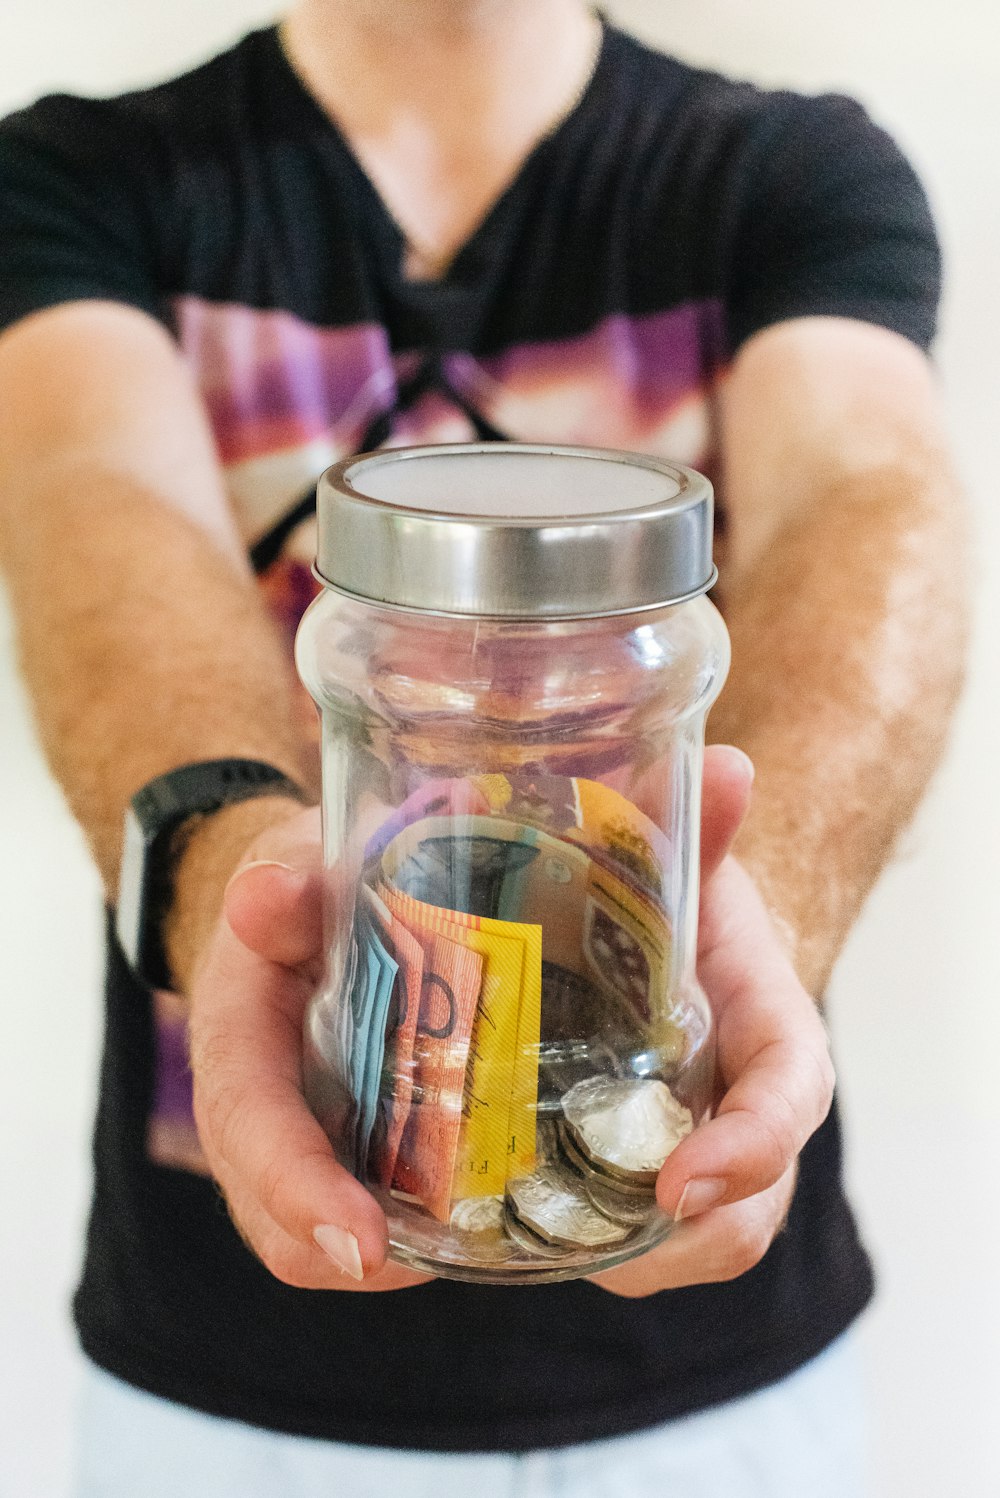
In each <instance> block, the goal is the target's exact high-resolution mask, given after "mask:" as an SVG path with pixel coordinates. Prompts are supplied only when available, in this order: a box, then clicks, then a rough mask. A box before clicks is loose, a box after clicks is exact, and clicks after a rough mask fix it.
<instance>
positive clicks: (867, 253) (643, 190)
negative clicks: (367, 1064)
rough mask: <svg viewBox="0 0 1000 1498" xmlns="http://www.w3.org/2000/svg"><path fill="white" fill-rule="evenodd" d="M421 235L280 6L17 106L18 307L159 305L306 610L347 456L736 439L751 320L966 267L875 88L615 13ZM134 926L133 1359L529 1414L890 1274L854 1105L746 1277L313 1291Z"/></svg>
mask: <svg viewBox="0 0 1000 1498" xmlns="http://www.w3.org/2000/svg"><path fill="white" fill-rule="evenodd" d="M403 248H404V245H403V236H402V234H401V232H400V230H399V228H398V226H397V225H396V224H395V223H394V222H393V220H392V218H391V216H390V215H389V214H388V212H387V211H386V208H385V206H384V204H383V203H382V202H381V201H380V199H379V197H378V195H377V193H376V191H375V189H374V187H373V185H372V183H371V182H370V180H369V179H368V178H367V176H366V175H365V173H364V171H363V170H362V168H361V167H360V165H359V163H358V162H357V160H356V159H355V157H354V156H353V155H352V153H351V151H350V149H349V147H348V145H347V143H346V142H345V140H344V139H343V137H342V136H341V135H340V133H339V132H338V130H337V129H336V127H335V126H334V125H333V124H332V123H331V122H330V120H329V119H328V118H327V117H326V116H325V115H324V114H323V112H322V111H321V110H320V108H319V107H318V105H317V104H316V103H315V101H314V100H313V99H312V98H311V97H310V95H309V94H308V93H307V91H306V90H305V89H304V87H303V85H302V84H301V82H300V81H299V80H298V78H297V76H296V75H295V73H294V72H293V70H292V69H291V67H290V66H289V64H288V62H287V61H286V60H285V58H284V56H283V54H282V51H281V48H280V45H279V42H278V38H277V35H276V33H275V32H274V31H273V30H266V31H261V32H257V33H254V34H252V35H250V36H249V37H247V38H246V39H245V40H244V41H242V42H241V43H240V44H239V45H238V46H236V47H234V48H233V49H231V50H230V51H228V52H227V53H225V54H223V55H222V56H220V57H217V58H215V59H214V60H213V61H211V62H209V63H207V64H206V65H204V66H203V67H200V68H198V69H197V70H196V71H194V72H192V73H190V74H188V75H186V76H185V77H183V78H180V79H176V80H174V81H171V82H169V83H166V84H164V85H162V86H160V87H157V88H153V89H149V90H146V91H143V92H141V93H134V94H130V95H126V96H124V97H121V98H117V99H110V100H103V101H95V100H87V99H80V98H70V97H54V98H48V99H43V100H42V101H41V102H39V103H38V104H36V105H35V106H33V107H32V108H30V109H27V110H24V111H22V112H20V113H19V114H16V115H13V116H12V117H10V118H9V119H8V120H7V121H6V122H4V123H3V125H2V126H0V327H2V326H5V325H7V324H10V323H12V322H14V321H15V320H17V319H18V318H19V317H22V316H24V315H26V314H28V313H31V312H33V311H36V310H38V309H40V308H43V307H48V306H51V305H53V304H56V303H59V302H63V301H68V300H73V299H76V298H110V299H113V300H117V301H123V302H126V303H128V304H131V305H133V306H136V307H138V308H141V309H143V310H145V311H146V312H148V313H150V314H151V315H152V316H153V317H156V318H158V319H160V320H162V321H163V322H164V323H165V324H166V326H167V327H168V328H169V329H170V330H171V332H172V333H173V334H174V335H175V337H176V338H177V340H178V343H179V346H180V348H181V350H182V352H183V354H184V356H185V357H186V359H187V360H188V361H189V363H190V366H191V369H192V371H193V374H194V377H195V379H196V381H197V384H198V387H199V389H200V391H201V393H202V396H203V398H204V402H205V406H206V409H207V411H208V415H209V418H210V421H211V424H212V429H213V432H214V436H215V440H216V445H217V448H218V453H219V457H220V460H221V462H222V464H223V466H224V470H225V475H226V481H227V485H228V488H229V492H230V496H231V499H232V504H233V509H234V513H235V515H236V517H237V520H238V523H239V525H240V526H241V528H242V533H243V535H244V537H245V539H246V544H247V547H248V549H249V551H250V554H251V556H252V557H253V560H254V563H255V565H256V568H257V571H258V574H259V576H260V581H261V586H262V588H263V589H264V590H265V594H266V596H267V598H268V601H269V603H270V605H271V607H272V608H273V609H274V610H275V612H276V615H277V616H278V617H279V619H280V620H281V621H282V622H283V624H284V625H285V626H286V627H287V629H288V631H289V633H291V631H292V630H293V629H294V625H295V622H296V620H297V618H298V616H299V615H300V613H301V611H302V608H303V607H304V605H305V604H306V602H308V599H309V598H310V596H311V594H312V588H313V585H312V582H311V579H310V575H309V564H310V562H311V559H312V552H313V521H312V518H311V515H310V508H311V501H310V500H309V498H308V497H305V498H304V496H307V495H308V491H309V490H310V488H311V485H312V484H313V483H314V481H315V478H316V476H317V474H318V473H319V472H320V471H321V470H322V469H323V468H324V467H325V466H326V465H327V464H328V463H330V462H332V461H334V460H335V459H337V458H339V457H342V456H344V455H345V454H347V453H350V452H352V451H356V450H359V449H362V448H367V447H370V446H372V445H375V444H377V443H380V442H384V441H392V442H399V441H431V440H457V439H464V438H468V437H470V436H473V435H476V434H478V435H481V436H486V437H495V436H506V437H510V438H517V439H521V440H534V439H537V440H542V441H550V442H571V443H579V442H582V443H586V444H588V445H599V446H610V447H616V448H630V449H633V450H637V451H644V452H650V453H655V454H659V455H661V456H666V457H671V458H674V459H679V460H681V461H683V462H688V463H692V464H694V465H695V466H696V467H700V468H702V469H703V470H707V471H709V472H710V473H711V472H713V470H714V469H715V468H716V466H717V464H716V429H717V419H716V407H717V393H718V390H719V387H720V383H721V382H722V381H723V379H724V377H725V373H726V370H727V367H728V366H729V364H730V363H731V361H732V358H733V356H734V354H735V352H736V351H737V350H738V348H739V347H740V345H741V344H742V343H743V342H744V341H745V340H746V339H747V338H748V337H750V336H751V335H752V334H753V333H754V332H756V331H757V330H759V329H761V328H763V327H765V326H767V325H769V324H771V323H774V322H778V321H781V320H783V319H787V318H794V317H801V316H808V315H831V316H839V317H851V318H860V319H863V320H866V321H869V322H872V323H876V324H879V325H881V326H884V327H887V328H890V329H893V330H895V331H897V332H899V333H901V334H903V335H905V336H906V337H908V338H910V339H912V340H914V341H915V342H916V343H918V344H919V345H921V346H922V347H926V346H927V345H928V343H929V341H930V339H931V336H932V333H933V324H934V316H935V310H936V303H937V292H938V271H939V265H938V256H937V248H936V243H935V238H934V232H933V228H932V226H931V222H930V219H929V215H928V210H927V205H926V202H925V199H924V196H923V193H922V192H921V190H920V187H919V185H918V183H917V182H916V179H915V178H914V176H913V173H912V171H911V170H910V168H909V167H908V166H907V164H906V162H905V161H904V159H903V158H902V157H901V155H900V153H899V151H898V150H897V149H896V147H895V146H894V145H893V143H892V142H891V141H890V140H889V138H888V137H887V136H886V135H885V134H884V133H883V132H882V131H880V130H879V129H877V128H876V127H875V126H874V125H873V124H872V123H871V121H870V120H869V119H868V117H867V115H866V114H865V113H864V111H863V110H862V109H861V108H860V106H858V105H857V104H855V103H853V102H851V101H850V100H848V99H844V98H841V97H837V96H825V97H821V98H806V97H802V96H799V95H795V94H791V93H787V92H771V93H768V92H762V91H760V90H758V89H756V88H753V87H751V86H750V85H746V84H740V83H734V82H731V81H729V80H728V79H724V78H721V77H719V76H717V75H714V74H711V73H707V72H703V71H699V70H697V69H694V68H691V67H687V66H685V65H684V64H682V63H680V62H677V61H676V60H674V59H672V58H668V57H664V56H661V55H659V54H658V53H655V52H653V51H650V50H649V49H647V48H645V47H644V46H642V45H640V44H639V43H638V42H636V41H634V40H633V39H631V38H629V37H627V36H625V35H624V34H623V33H620V32H618V31H616V30H614V29H612V28H606V30H605V37H604V44H603V49H602V52H601V55H600V58H599V61H598V64H597V67H596V71H595V73H594V76H593V78H592V80H591V82H590V84H589V86H588V88H587V89H586V91H585V93H584V95H583V97H582V98H581V100H580V101H579V103H578V104H577V106H576V108H575V109H574V110H573V112H572V113H571V114H570V115H569V117H568V118H567V119H565V120H564V121H563V122H562V124H560V125H559V126H558V127H557V128H556V129H555V130H554V131H553V132H552V133H551V134H550V135H549V136H548V137H547V138H546V139H545V140H543V141H542V142H541V144H540V145H539V146H538V147H537V148H536V149H535V150H534V151H533V152H532V154H531V155H530V157H529V158H528V160H527V161H526V162H525V164H524V166H523V168H522V169H521V171H520V172H519V174H518V176H517V177H516V179H515V180H514V182H513V183H512V184H511V185H510V187H509V188H508V189H507V190H506V191H505V192H504V193H503V194H502V195H501V197H500V198H499V200H498V201H497V203H496V204H495V205H494V207H493V209H492V211H491V212H490V213H489V214H488V216H487V218H486V219H485V221H484V222H483V223H482V224H481V225H480V227H479V228H478V229H477V230H476V231H475V233H473V235H472V236H471V238H470V239H469V240H468V242H467V243H466V244H465V246H464V248H463V249H462V250H461V252H460V253H459V255H458V256H457V258H456V260H455V261H454V263H453V264H452V266H451V267H450V269H449V271H448V273H447V275H446V277H445V278H444V279H443V280H442V281H440V282H437V283H425V284H415V283H412V282H408V281H407V280H406V279H405V278H404V276H403V274H402V271H401V256H402V251H403ZM720 500H721V509H722V513H723V515H724V512H725V495H724V493H722V494H721V495H720ZM303 722H304V723H306V724H309V725H313V724H314V715H313V713H312V710H311V705H310V707H309V709H308V711H306V710H304V713H303ZM108 952H109V955H108V979H107V1028H106V1043H105V1050H104V1059H103V1067H102V1075H101V1091H100V1102H99V1109H98V1117H97V1126H96V1134H95V1154H94V1161H95V1190H94V1203H93V1210H92V1214H91V1219H90V1226H89V1232H88V1239H87V1254H86V1263H85V1267H84V1271H83V1277H82V1281H81V1284H80V1287H79V1290H78V1293H77V1296H76V1302H75V1308H76V1316H77V1322H78V1326H79V1330H80V1336H81V1338H82V1341H83V1345H84V1348H85V1349H86V1351H87V1352H88V1353H89V1354H90V1356H91V1357H92V1358H94V1359H95V1360H96V1361H97V1362H98V1363H100V1364H102V1365H103V1366H104V1367H106V1368H108V1369H110V1370H111V1371H112V1372H113V1373H116V1374H118V1375H119V1376H121V1377H123V1378H125V1379H128V1380H131V1381H133V1382H134V1383H136V1384H138V1385H139V1386H140V1387H142V1388H145V1389H148V1390H151V1391H153V1392H154V1393H157V1394H161V1395H164V1396H166V1397H168V1398H172V1399H177V1400H180V1401H182V1402H185V1403H188V1404H191V1405H194V1406H196V1407H198V1408H201V1409H204V1410H208V1411H210V1412H214V1413H217V1414H222V1415H228V1416H233V1417H236V1418H239V1419H242V1420H246V1421H250V1422H253V1423H257V1424H260V1425H264V1426H271V1427H274V1428H276V1429H280V1430H286V1431H293V1432H301V1433H303V1434H307V1435H313V1436H324V1437H330V1438H335V1439H342V1440H349V1441H356V1442H368V1443H374V1444H387V1445H397V1446H404V1447H405V1446H408V1447H415V1448H429V1449H435V1448H436V1449H454V1450H474V1449H492V1448H501V1447H506V1448H511V1449H526V1448H530V1447H540V1446H546V1445H556V1444H559V1443H563V1442H567V1441H576V1440H585V1439H588V1438H592V1437H599V1436H607V1435H610V1434H613V1433H616V1432H621V1431H626V1430H630V1429H636V1428H639V1427H642V1426H646V1425H650V1424H653V1423H654V1422H657V1421H660V1420H663V1419H667V1418H670V1417H673V1416H677V1415H680V1414H682V1413H685V1412H687V1411H689V1410H693V1409H698V1408H702V1407H705V1406H707V1405H710V1404H713V1403H717V1402H718V1401H720V1400H723V1399H726V1398H729V1397H731V1396H733V1395H737V1394H741V1393H745V1392H748V1391H750V1390H751V1389H754V1388H756V1387H759V1386H761V1385H763V1384H766V1383H768V1382H770V1381H772V1380H774V1379H777V1378H779V1377H781V1376H782V1375H784V1374H786V1373H788V1372H789V1371H791V1370H792V1369H794V1368H795V1367H797V1366H798V1365H799V1364H801V1363H802V1362H803V1361H804V1360H806V1359H807V1358H809V1357H810V1356H812V1355H813V1354H814V1353H817V1352H819V1351H820V1350H821V1349H822V1348H823V1347H824V1346H825V1345H826V1344H827V1343H828V1342H829V1341H830V1340H831V1339H832V1338H833V1337H834V1336H836V1335H837V1334H838V1333H839V1332H840V1331H842V1330H843V1329H844V1328H845V1327H846V1326H847V1325H848V1324H849V1323H850V1322H851V1320H852V1319H853V1318H854V1317H855V1316H856V1315H857V1314H858V1313H859V1311H860V1310H861V1309H862V1308H863V1307H864V1305H865V1304H866V1303H867V1301H868V1299H869V1297H870V1295H871V1290H872V1279H871V1270H870V1266H869V1262H868V1259H867V1257H866V1255H865V1253H864V1251H863V1249H862V1248H861V1246H860V1245H859V1242H858V1238H857V1235H856V1231H855V1228H854V1224H853V1221H852V1218H851V1215H850V1212H849V1210H848V1208H847V1205H846V1203H845V1201H844V1198H843V1194H842V1190H841V1181H840V1136H839V1131H838V1124H837V1118H836V1113H834V1114H832V1115H831V1117H830V1118H829V1119H828V1121H827V1122H826V1123H825V1124H824V1125H823V1127H822V1128H821V1129H820V1131H819V1132H818V1133H817V1134H816V1135H815V1137H814V1138H813V1139H812V1140H811V1141H810V1143H809V1144H808V1145H807V1147H806V1149H805V1151H804V1153H803V1156H802V1162H801V1177H800V1183H799V1187H798V1190H797V1193H796V1196H795V1200H794V1203H793V1206H792V1210H791V1215H790V1218H789V1221H788V1225H787V1227H786V1229H785V1230H784V1231H783V1232H782V1233H781V1234H780V1236H779V1237H778V1239H777V1240H776V1242H775V1243H774V1244H773V1246H772V1247H771V1249H770V1251H769V1252H768V1253H767V1255H766V1256H765V1258H764V1260H763V1261H762V1262H761V1263H760V1264H759V1265H758V1266H757V1267H756V1268H755V1269H753V1270H752V1271H751V1272H750V1273H748V1274H746V1275H744V1276H742V1277H741V1278H740V1279H738V1280H735V1281H732V1282H730V1283H725V1284H718V1285H710V1286H701V1287H696V1288H691V1289H684V1290H677V1291H671V1292H666V1293H663V1294H660V1295H658V1296H655V1297H652V1298H650V1299H646V1300H638V1301H631V1300H621V1299H617V1298H615V1297H612V1296H610V1295H607V1294H606V1293H605V1292H603V1291H601V1290H599V1289H597V1288H596V1287H594V1286H592V1285H589V1284H586V1283H583V1282H574V1283H569V1284H560V1285H554V1286H549V1287H535V1288H532V1287H521V1288H518V1289H499V1288H487V1287H479V1286H470V1285H464V1284H456V1283H450V1282H447V1281H443V1280H442V1281H437V1282H435V1283H432V1284H429V1285H426V1286H424V1287H421V1288H419V1289H415V1290H409V1291H405V1292H401V1293H396V1294H392V1295H381V1296H380V1295H350V1294H336V1293H329V1294H324V1293H317V1292H308V1291H303V1290H295V1289H291V1288H289V1287H288V1286H286V1285H283V1284H280V1283H279V1282H278V1281H277V1280H275V1279H274V1278H272V1276H271V1275H270V1274H269V1273H268V1272H267V1271H266V1270H265V1269H264V1268H263V1267H262V1266H261V1265H260V1264H259V1263H258V1262H257V1261H256V1260H255V1259H254V1258H253V1257H252V1256H251V1254H250V1253H249V1252H248V1251H247V1250H246V1249H245V1248H244V1246H243V1244H242V1243H241V1241H240V1239H239V1237H238V1236H237V1234H236V1232H235V1230H234V1229H233V1227H232V1225H231V1223H230V1221H229V1219H228V1217H227V1214H226V1211H225V1208H224V1205H223V1204H222V1202H221V1201H220V1199H219V1196H218V1193H217V1192H216V1190H215V1188H214V1186H213V1184H212V1183H211V1181H210V1180H209V1179H207V1178H206V1176H205V1174H204V1166H203V1162H202V1161H201V1160H200V1156H199V1151H198V1146H197V1138H196V1135H195V1133H194V1128H193V1122H192V1119H191V1111H190V1077H189V1075H188V1073H187V1069H186V1056H185V1049H184V1033H183V1012H182V1010H181V1008H180V1006H179V1005H178V1003H177V1001H176V1000H172V999H171V998H170V996H169V995H164V994H157V995H151V994H150V993H148V992H147V991H146V990H144V989H143V988H142V987H141V986H139V985H138V984H137V983H136V982H135V981H134V980H133V978H132V977H131V976H130V974H129V972H128V970H127V968H126V966H125V964H124V961H123V959H122V956H121V954H120V952H119V950H118V949H117V946H116V945H115V942H114V939H113V936H109V948H108Z"/></svg>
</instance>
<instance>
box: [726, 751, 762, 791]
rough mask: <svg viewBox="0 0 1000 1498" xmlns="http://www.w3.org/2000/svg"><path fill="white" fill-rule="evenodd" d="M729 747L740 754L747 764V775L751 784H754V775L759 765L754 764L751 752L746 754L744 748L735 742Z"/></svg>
mask: <svg viewBox="0 0 1000 1498" xmlns="http://www.w3.org/2000/svg"><path fill="white" fill-rule="evenodd" d="M729 747H730V748H731V749H732V751H733V753H734V754H738V755H739V757H740V759H741V760H742V761H743V763H744V764H745V765H746V769H747V776H748V777H749V780H750V784H751V785H753V782H754V776H755V775H756V774H757V766H756V765H755V764H754V762H753V760H752V759H751V758H750V756H749V754H745V753H744V752H743V750H742V749H737V747H736V745H735V744H730V746H729Z"/></svg>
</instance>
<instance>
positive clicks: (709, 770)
mask: <svg viewBox="0 0 1000 1498" xmlns="http://www.w3.org/2000/svg"><path fill="white" fill-rule="evenodd" d="M753 777H754V767H753V762H752V760H751V759H750V757H749V756H748V755H746V754H744V753H743V750H742V749H736V748H734V747H733V745H732V744H712V745H710V746H709V747H708V748H707V749H706V750H705V767H704V771H703V775H702V790H701V878H702V883H703V884H704V883H707V881H708V880H709V879H710V878H711V877H712V875H713V874H714V873H715V871H716V869H717V868H718V867H719V864H720V863H721V862H722V860H723V859H724V858H725V856H726V854H727V853H728V852H729V849H730V847H731V846H732V843H733V839H734V838H735V836H736V834H737V832H739V830H740V826H741V824H742V822H743V819H744V817H745V816H746V814H747V811H748V809H749V806H750V793H751V791H752V789H753Z"/></svg>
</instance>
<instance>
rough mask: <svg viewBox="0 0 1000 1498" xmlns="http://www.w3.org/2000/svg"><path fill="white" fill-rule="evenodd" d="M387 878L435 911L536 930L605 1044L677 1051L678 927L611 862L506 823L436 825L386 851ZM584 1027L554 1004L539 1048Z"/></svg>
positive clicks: (442, 821)
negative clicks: (618, 1038)
mask: <svg viewBox="0 0 1000 1498" xmlns="http://www.w3.org/2000/svg"><path fill="white" fill-rule="evenodd" d="M638 815H641V813H640V814H638ZM578 830H579V829H578ZM463 871H464V872H463ZM382 873H383V877H384V879H385V880H386V881H387V882H389V883H392V884H394V885H397V886H398V887H399V888H401V889H403V890H406V891H407V892H410V893H412V894H413V895H414V896H415V897H416V898H426V897H427V896H431V897H432V898H431V900H430V903H433V904H439V903H440V904H443V903H444V901H445V900H446V899H451V900H452V901H453V902H454V903H453V907H452V908H454V909H458V910H463V909H464V910H465V911H466V912H468V913H471V914H476V915H482V912H483V908H484V906H486V907H488V908H489V909H490V910H492V911H494V912H495V914H496V918H497V919H499V921H500V922H501V923H502V926H503V929H505V930H506V929H509V928H510V927H511V926H513V925H515V924H523V925H534V926H540V927H541V929H542V933H543V935H542V955H543V958H544V960H545V962H546V964H547V965H550V966H551V968H552V970H553V972H555V971H556V970H559V971H561V972H562V973H563V974H565V975H566V982H565V983H564V985H563V987H564V990H565V991H566V992H567V994H568V993H569V990H570V989H571V988H572V986H573V985H572V983H571V982H570V979H573V978H575V979H578V980H580V982H581V984H583V985H584V987H583V989H582V990H581V991H582V992H584V993H586V994H588V995H589V999H590V1002H589V1003H588V1011H589V1012H592V1013H593V1014H594V1016H595V1023H596V1024H598V1025H599V1027H600V1028H601V1029H602V1030H603V1031H604V1032H605V1033H606V1034H611V1033H613V1032H614V1031H615V1030H616V1029H619V1030H621V1031H622V1032H623V1033H624V1034H625V1035H630V1036H634V1037H635V1038H636V1039H637V1040H642V1041H643V1042H648V1043H650V1044H653V1045H656V1046H657V1047H660V1048H662V1049H663V1050H664V1052H665V1053H669V1052H670V1051H671V1050H672V1049H673V1048H674V1045H675V1041H676V1039H677V1037H676V1036H675V1035H674V1034H673V1031H674V1030H675V1029H676V1024H675V1023H674V1019H673V1018H672V1015H673V1009H674V994H675V992H676V989H677V980H676V975H675V974H674V972H673V960H674V953H673V942H672V932H671V924H670V921H669V919H668V917H667V914H666V911H665V909H664V907H663V905H662V904H661V903H660V902H658V901H655V900H654V899H653V898H652V897H651V896H650V894H649V893H648V891H647V890H646V889H645V888H643V887H641V886H640V885H639V884H638V883H637V882H636V881H635V880H634V879H630V878H628V877H626V876H625V874H624V873H623V871H622V869H621V868H620V866H619V867H615V866H613V865H612V862H611V859H610V856H609V857H608V858H607V859H605V858H602V857H594V856H592V855H591V854H590V853H589V852H588V851H587V850H586V849H585V848H584V847H582V846H581V845H580V844H579V842H577V841H574V840H570V839H568V838H567V837H556V836H554V835H553V834H551V833H547V832H544V831H542V830H541V829H540V828H538V827H534V826H530V825H526V824H524V823H516V822H510V821H507V820H506V819H505V818H502V817H499V816H490V817H480V816H460V817H428V818H425V819H424V820H423V821H421V822H414V823H412V824H411V825H410V826H409V827H407V828H405V829H404V830H403V831H402V832H400V833H399V834H398V835H397V836H396V837H395V838H394V839H393V841H392V842H391V843H390V844H389V845H388V847H387V848H386V849H385V851H384V852H383V854H382ZM487 918H488V919H490V918H493V917H487ZM549 988H550V990H551V989H553V988H554V985H553V984H550V985H549ZM560 1014H562V1016H563V1018H564V1020H565V1024H564V1023H563V1020H561V1019H560ZM583 1018H584V1016H583V1015H582V1014H581V1013H580V1012H579V1011H577V1012H571V1009H570V1006H568V1005H563V1006H561V1007H560V1012H559V1013H557V1012H556V1011H555V1010H553V1009H552V1008H551V1007H550V1006H549V1005H546V1014H545V1017H544V1023H543V1026H542V1038H543V1040H546V1041H548V1040H556V1039H558V1038H560V1036H562V1035H565V1034H576V1035H580V1034H581V1029H580V1024H581V1021H582V1020H583ZM566 1025H568V1026H569V1027H570V1028H568V1029H567V1028H566ZM583 1033H586V1032H583Z"/></svg>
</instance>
